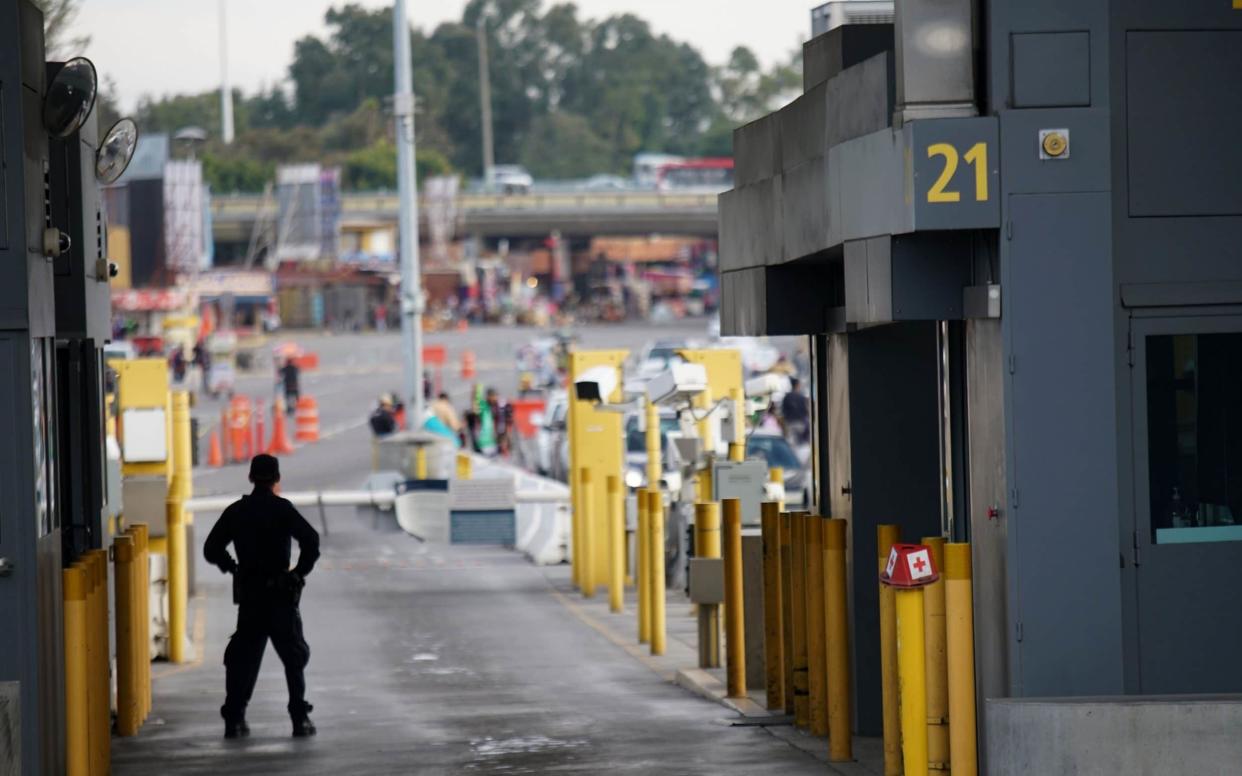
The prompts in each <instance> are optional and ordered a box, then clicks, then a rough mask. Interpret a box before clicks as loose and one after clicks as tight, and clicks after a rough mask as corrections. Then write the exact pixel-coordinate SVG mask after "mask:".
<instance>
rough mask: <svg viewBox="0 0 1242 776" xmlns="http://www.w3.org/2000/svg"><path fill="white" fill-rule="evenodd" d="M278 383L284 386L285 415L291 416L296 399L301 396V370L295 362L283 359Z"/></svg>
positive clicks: (295, 405) (290, 359)
mask: <svg viewBox="0 0 1242 776" xmlns="http://www.w3.org/2000/svg"><path fill="white" fill-rule="evenodd" d="M280 381H281V382H282V383H284V386H285V413H286V414H289V415H292V414H293V411H294V409H295V408H296V407H297V403H298V397H299V396H301V395H302V390H301V381H302V370H301V369H299V368H298V364H297V361H295V360H294V359H292V358H287V359H285V363H284V365H282V366H281V367H280Z"/></svg>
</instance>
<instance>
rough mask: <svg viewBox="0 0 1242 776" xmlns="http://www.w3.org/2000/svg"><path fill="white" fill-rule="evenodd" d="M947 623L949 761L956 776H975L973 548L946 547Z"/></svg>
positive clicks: (977, 764) (976, 764) (976, 769)
mask: <svg viewBox="0 0 1242 776" xmlns="http://www.w3.org/2000/svg"><path fill="white" fill-rule="evenodd" d="M944 576H945V620H946V623H947V625H948V629H947V636H948V641H947V647H948V655H949V722H950V727H949V760H950V771H951V772H952V773H953V776H975V774H976V773H978V770H979V762H978V757H979V752H978V743H977V741H976V738H975V737H976V732H975V641H974V640H975V629H974V609H973V599H972V595H973V582H972V580H971V564H970V545H969V544H946V545H945V546H944Z"/></svg>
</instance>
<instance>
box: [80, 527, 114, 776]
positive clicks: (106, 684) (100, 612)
mask: <svg viewBox="0 0 1242 776" xmlns="http://www.w3.org/2000/svg"><path fill="white" fill-rule="evenodd" d="M84 557H85V558H86V560H87V563H89V564H90V566H91V570H92V573H93V574H94V578H95V592H94V598H95V600H94V604H93V606H92V607H91V608H92V613H93V619H94V621H93V622H92V623H91V636H90V638H91V639H92V641H93V642H94V644H93V648H92V650H91V652H90V654H91V669H90V670H91V675H90V677H89V680H90V682H91V689H92V691H93V701H92V703H91V704H90V706H91V711H92V715H93V716H92V720H91V721H92V723H93V725H92V727H91V731H92V738H91V749H92V751H93V754H94V758H93V762H94V763H95V768H96V771H95V772H96V773H107V769H108V763H109V761H110V760H111V759H112V754H111V752H112V735H111V727H112V670H111V658H110V655H109V650H108V644H109V639H108V551H107V550H87V551H86V553H85V556H84Z"/></svg>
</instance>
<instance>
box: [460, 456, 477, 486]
mask: <svg viewBox="0 0 1242 776" xmlns="http://www.w3.org/2000/svg"><path fill="white" fill-rule="evenodd" d="M473 468H474V461H473V459H471V458H470V453H467V452H458V453H457V479H459V480H468V479H470V476H471V474H472V473H473Z"/></svg>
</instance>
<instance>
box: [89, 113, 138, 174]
mask: <svg viewBox="0 0 1242 776" xmlns="http://www.w3.org/2000/svg"><path fill="white" fill-rule="evenodd" d="M137 147H138V125H137V124H135V123H134V120H133V119H129V118H125V119H121V120H120V121H118V122H117V123H115V124H113V125H112V129H109V130H108V134H106V135H104V139H103V141H102V142H100V144H99V150H98V151H96V152H95V180H97V181H99V182H100V183H102V184H103V185H105V186H107V185H108V184H110V183H116V180H117V178H120V177H121V175H122V174H124V172H125V168H126V167H129V163H130V160H132V159H133V158H134V149H135V148H137Z"/></svg>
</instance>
